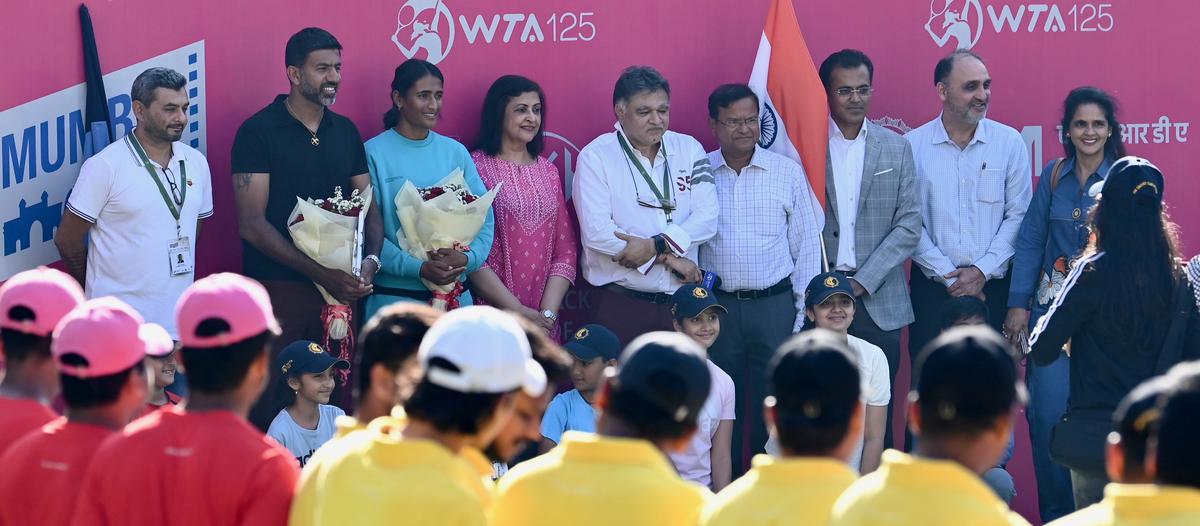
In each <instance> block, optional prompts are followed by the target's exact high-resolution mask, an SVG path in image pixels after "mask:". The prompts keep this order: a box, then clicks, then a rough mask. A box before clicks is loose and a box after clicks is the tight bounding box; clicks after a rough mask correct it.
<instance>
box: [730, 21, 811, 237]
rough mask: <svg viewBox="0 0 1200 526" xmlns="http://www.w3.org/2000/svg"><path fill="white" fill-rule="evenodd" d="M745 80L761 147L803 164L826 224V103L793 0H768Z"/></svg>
mask: <svg viewBox="0 0 1200 526" xmlns="http://www.w3.org/2000/svg"><path fill="white" fill-rule="evenodd" d="M749 84H750V89H753V90H754V92H755V93H756V94H758V98H759V101H760V104H761V105H762V108H761V109H760V119H761V126H762V136H761V137H760V138H759V141H758V144H759V146H762V147H763V148H765V149H767V150H770V151H772V152H775V153H778V154H780V155H783V156H785V157H788V158H790V159H793V160H795V161H797V162H799V163H800V165H801V166H802V167H803V168H804V173H805V175H806V177H807V178H808V183H809V186H810V187H811V188H812V190H813V192H812V197H813V206H814V207H816V211H817V214H816V215H817V217H818V218H819V221H820V222H821V228H824V223H825V212H824V209H823V208H822V207H823V206H824V204H825V156H826V149H827V148H828V144H829V106H828V104H827V103H826V101H825V86H824V85H822V84H821V77H820V75H818V74H817V67H816V66H815V65H814V64H813V60H812V55H810V54H809V52H808V45H807V44H805V43H804V35H802V34H801V33H800V23H799V22H797V21H796V10H795V9H794V8H793V7H792V1H791V0H771V9H770V11H769V12H768V13H767V23H766V25H765V26H764V27H763V33H762V39H761V40H759V42H758V54H757V55H756V56H755V57H754V70H753V71H752V72H751V73H750V82H749Z"/></svg>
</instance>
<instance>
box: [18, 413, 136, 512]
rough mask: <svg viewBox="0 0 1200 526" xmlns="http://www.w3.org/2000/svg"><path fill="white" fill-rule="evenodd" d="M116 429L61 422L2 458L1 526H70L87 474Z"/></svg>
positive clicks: (26, 439)
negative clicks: (104, 442)
mask: <svg viewBox="0 0 1200 526" xmlns="http://www.w3.org/2000/svg"><path fill="white" fill-rule="evenodd" d="M113 433H115V431H113V430H112V429H108V428H105V427H100V426H94V425H91V424H81V423H75V422H67V419H66V418H59V419H57V420H54V421H52V422H50V423H49V424H46V425H45V426H43V427H42V428H41V429H40V430H38V431H35V432H32V433H29V434H28V435H25V436H24V437H23V438H21V440H18V441H17V442H16V443H15V444H13V445H12V447H10V448H8V451H6V452H5V453H4V454H3V455H0V466H4V468H3V469H0V525H2V526H16V525H20V524H41V525H48V526H59V525H62V526H66V525H67V524H70V523H71V513H72V512H73V511H75V505H74V503H75V497H76V496H77V495H78V494H79V485H80V483H81V482H82V481H83V474H84V473H85V472H87V467H88V464H89V463H90V462H91V461H92V455H94V454H95V453H96V449H97V448H99V447H100V443H101V442H103V441H104V439H106V438H108V437H109V436H110V435H112V434H113Z"/></svg>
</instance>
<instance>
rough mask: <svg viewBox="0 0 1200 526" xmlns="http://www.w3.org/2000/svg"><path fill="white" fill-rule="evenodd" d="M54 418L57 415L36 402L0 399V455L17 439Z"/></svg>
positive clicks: (22, 399)
mask: <svg viewBox="0 0 1200 526" xmlns="http://www.w3.org/2000/svg"><path fill="white" fill-rule="evenodd" d="M55 418H58V414H57V413H55V412H54V411H53V410H51V409H50V408H49V407H46V406H45V405H42V404H40V403H38V402H37V401H34V400H28V399H25V398H3V397H0V455H3V454H4V451H5V450H6V449H8V446H11V445H13V443H14V442H16V441H17V440H18V439H20V438H21V437H23V436H25V435H26V434H29V433H31V432H33V431H34V430H35V429H37V428H39V427H42V426H44V425H46V424H48V423H50V421H51V420H54V419H55Z"/></svg>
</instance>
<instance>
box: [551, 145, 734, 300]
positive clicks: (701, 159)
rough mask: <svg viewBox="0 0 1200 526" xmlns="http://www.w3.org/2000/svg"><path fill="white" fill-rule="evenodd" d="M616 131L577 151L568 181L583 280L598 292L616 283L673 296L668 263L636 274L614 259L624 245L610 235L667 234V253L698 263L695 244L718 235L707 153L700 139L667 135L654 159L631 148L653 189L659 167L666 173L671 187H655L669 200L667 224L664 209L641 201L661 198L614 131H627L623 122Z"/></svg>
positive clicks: (658, 179) (648, 265) (658, 181)
mask: <svg viewBox="0 0 1200 526" xmlns="http://www.w3.org/2000/svg"><path fill="white" fill-rule="evenodd" d="M615 128H616V130H615V131H612V132H609V133H606V134H604V135H601V136H599V137H597V138H596V139H595V140H593V141H592V142H591V143H589V144H588V145H587V146H585V147H584V148H583V150H580V152H579V161H578V164H577V167H576V169H575V179H574V181H573V182H572V192H571V200H572V202H573V203H574V205H575V211H576V212H577V213H578V215H579V233H580V237H582V239H583V257H582V261H583V265H582V269H581V270H582V271H583V277H584V279H586V280H587V281H588V283H591V284H592V285H595V286H597V287H599V286H603V285H607V284H609V283H615V284H617V285H619V286H621V287H625V288H628V289H631V290H636V291H640V292H662V293H668V294H670V293H672V292H675V289H677V288H679V286H680V285H681V283H680V281H679V280H678V279H677V278H676V277H675V276H674V275H673V274H672V273H671V271H670V270H669V269H667V268H666V266H664V265H656V264H654V259H653V258H652V259H651V260H650V261H648V262H646V264H644V265H642V267H641V268H637V269H630V268H625V267H623V266H621V265H620V264H618V263H617V262H615V261H613V259H612V258H613V256H615V255H616V254H617V253H619V252H620V251H621V250H622V249H624V248H625V242H624V241H622V240H620V239H618V238H617V237H616V235H614V232H623V233H626V234H630V235H634V236H638V237H643V238H649V237H651V236H654V235H658V234H664V236H665V237H666V238H667V239H668V242H667V246H668V249H669V250H670V251H671V252H672V253H674V254H675V255H677V256H680V257H686V258H688V259H690V260H692V261H696V254H697V251H698V247H699V246H700V244H701V243H704V242H705V241H708V240H709V238H711V237H712V236H713V234H715V233H716V230H717V194H716V189H715V187H714V185H713V176H712V170H710V169H709V162H708V156H707V155H706V154H705V153H704V147H702V146H701V145H700V142H699V141H697V140H696V139H694V138H692V137H690V136H688V135H683V134H680V133H675V132H672V131H667V132H666V133H665V134H663V139H662V144H663V147H662V148H660V149H659V151H658V155H656V156H655V158H654V160H653V161H650V160H649V159H646V157H645V156H644V155H642V153H641V152H639V151H637V150H636V149H634V148H632V146H631V147H630V149H631V150H632V151H633V154H634V158H635V159H636V160H637V162H639V163H641V164H642V166H643V167H645V168H646V172H647V173H648V174H650V177H651V178H652V179H653V180H654V184H655V186H658V185H660V184H662V174H663V169H664V168H667V169H668V170H669V171H670V181H671V188H670V189H659V190H660V191H662V193H663V194H664V197H667V198H668V199H672V200H673V201H674V206H675V209H674V210H673V211H672V212H671V214H670V219H671V220H670V222H668V221H667V214H666V213H665V212H664V211H663V210H662V209H659V208H648V207H645V206H641V205H639V204H638V202H639V201H642V202H646V203H651V204H656V203H657V201H658V198H657V197H656V196H655V195H654V191H653V190H652V189H651V188H650V186H649V185H648V184H647V183H646V181H645V178H643V177H642V175H641V173H640V172H639V171H638V169H637V166H635V165H634V164H633V162H632V161H630V159H629V158H628V157H627V156H626V155H625V151H624V149H622V148H621V144H620V143H619V142H618V141H617V134H618V133H621V134H624V132H623V131H622V129H621V125H620V124H619V123H618V124H616V125H615ZM664 151H665V156H664ZM668 196H669V197H668Z"/></svg>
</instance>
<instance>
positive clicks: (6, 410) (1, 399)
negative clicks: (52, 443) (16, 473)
mask: <svg viewBox="0 0 1200 526" xmlns="http://www.w3.org/2000/svg"><path fill="white" fill-rule="evenodd" d="M82 301H83V289H81V288H79V284H78V283H76V282H75V280H74V279H72V278H71V277H70V276H68V275H66V274H65V273H63V272H59V271H57V270H54V269H49V268H45V267H39V268H36V269H33V270H27V271H25V272H22V273H20V274H17V275H16V276H13V277H12V278H9V280H8V281H6V282H4V285H2V286H0V349H2V350H3V351H4V362H5V363H4V365H5V374H4V381H3V382H0V454H3V453H4V450H5V449H7V448H8V446H10V445H12V443H13V442H14V441H16V440H17V439H18V438H20V437H21V436H22V435H24V434H26V433H28V432H30V431H33V430H35V429H37V428H39V427H41V426H42V425H43V424H46V423H47V422H49V421H51V420H54V418H55V417H57V416H58V415H57V414H55V412H54V411H53V410H52V409H50V405H49V404H50V401H51V400H53V399H54V397H56V396H58V366H57V365H56V364H55V363H54V360H53V359H51V357H50V338H51V333H52V332H53V331H54V326H55V325H56V324H58V321H59V320H61V319H62V317H63V316H65V315H66V314H67V312H69V311H70V310H71V309H73V308H75V306H76V305H79V303H80V302H82Z"/></svg>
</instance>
